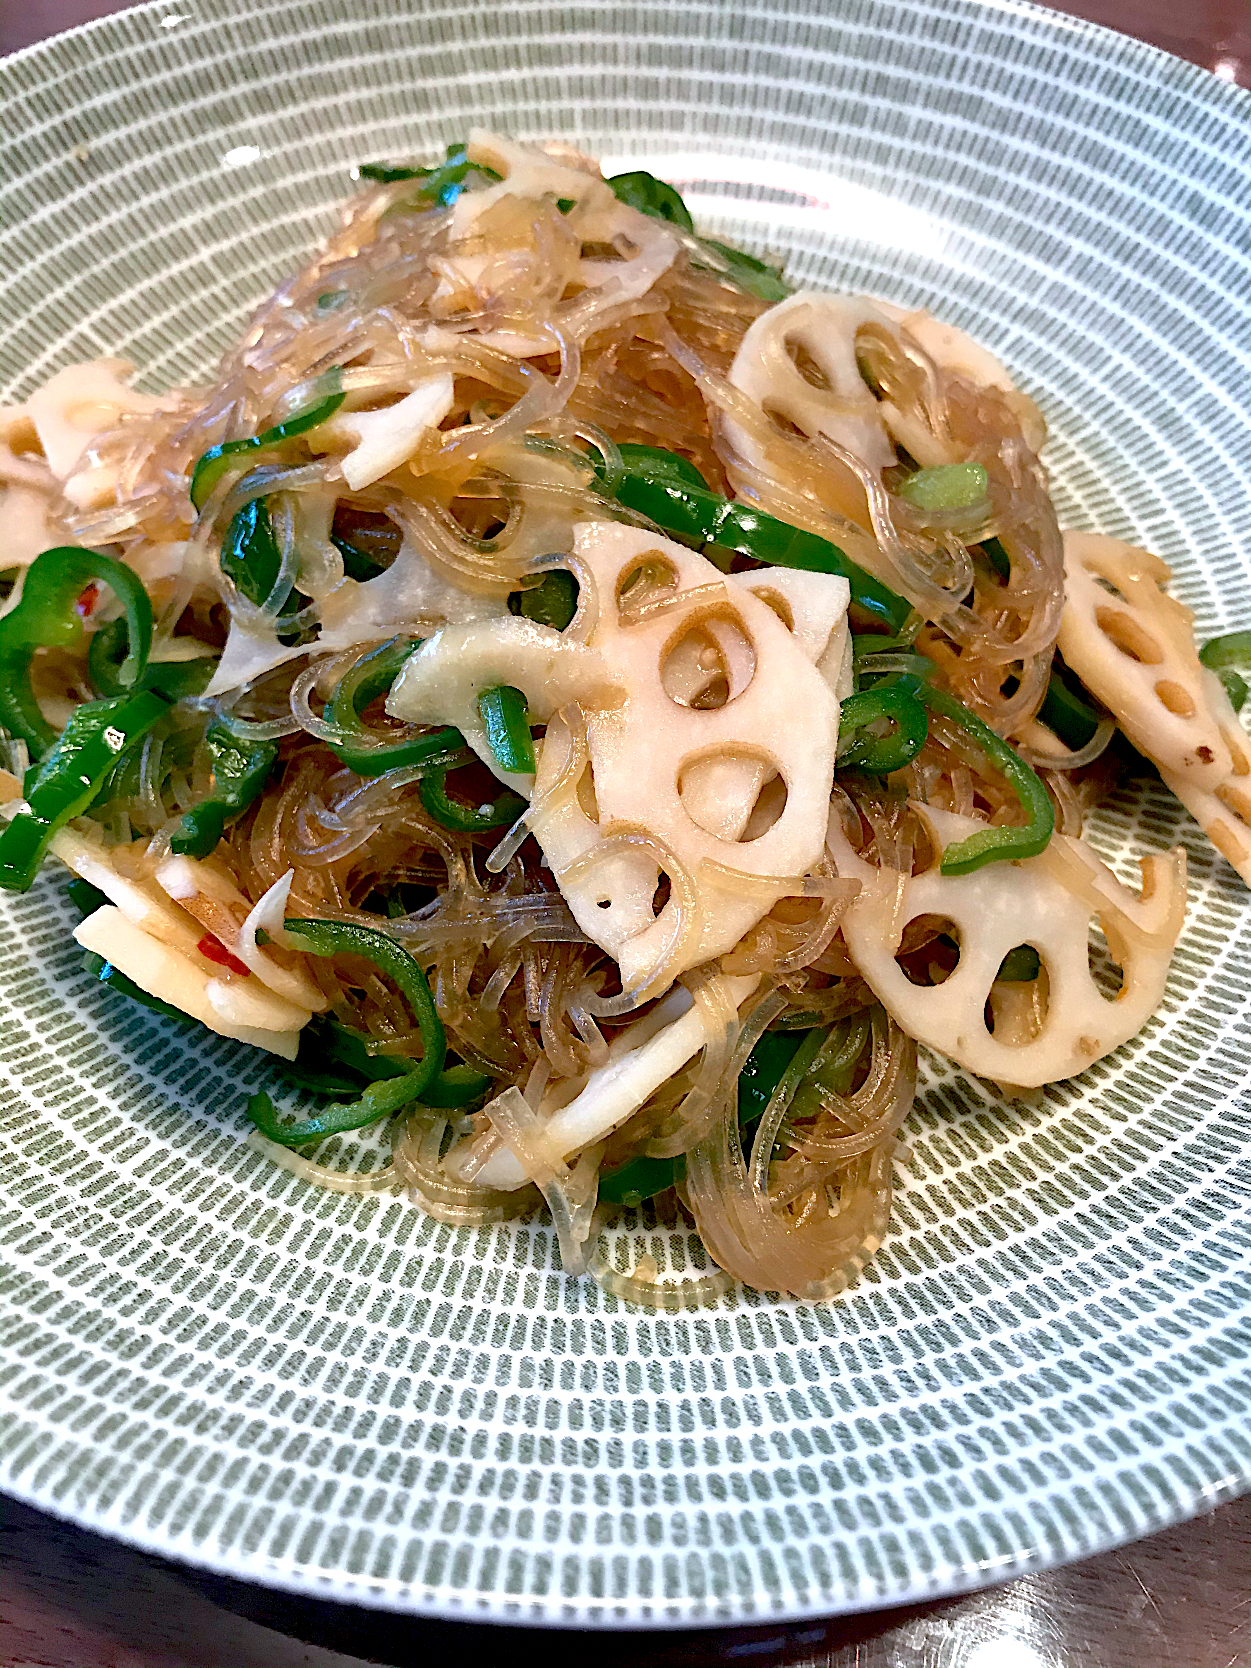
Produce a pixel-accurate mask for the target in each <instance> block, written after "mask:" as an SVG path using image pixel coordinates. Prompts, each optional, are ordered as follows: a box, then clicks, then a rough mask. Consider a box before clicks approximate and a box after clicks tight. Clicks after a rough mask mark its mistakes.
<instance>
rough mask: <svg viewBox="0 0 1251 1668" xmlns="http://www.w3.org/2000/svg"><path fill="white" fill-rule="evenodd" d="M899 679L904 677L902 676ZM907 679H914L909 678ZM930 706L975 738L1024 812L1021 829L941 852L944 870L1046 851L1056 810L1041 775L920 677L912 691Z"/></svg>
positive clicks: (960, 871)
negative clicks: (1023, 822)
mask: <svg viewBox="0 0 1251 1668" xmlns="http://www.w3.org/2000/svg"><path fill="white" fill-rule="evenodd" d="M900 681H901V683H902V682H903V681H904V680H902V679H901V680H900ZM907 681H908V682H909V683H911V682H912V681H913V680H912V679H908V680H907ZM913 693H914V694H916V696H917V697H918V698H919V699H920V700H921V701H923V702H924V703H925V705H926V706H927V707H929V709H930V711H931V712H939V713H941V714H942V715H943V717H944V718H946V719H949V720H950V721H951V723H953V724H957V725H959V727H960V728H961V729H962V730H963V731H964V732H965V734H966V735H968V736H971V737H972V739H973V740H974V741H975V742H976V743H977V745H978V746H979V747H980V748H981V749H982V751H983V752H984V753H985V754H986V756H987V758H989V759H990V761H991V763H992V764H993V765H994V766H995V768H996V770H998V771H999V772H1000V773H1001V774H1002V775H1003V776H1004V777H1005V778H1006V779H1007V782H1008V786H1009V787H1010V788H1011V789H1012V791H1013V793H1014V794H1015V795H1016V797H1017V799H1018V800H1019V801H1020V803H1021V809H1022V810H1023V811H1024V812H1025V818H1026V821H1025V826H1024V827H1023V828H984V829H982V830H980V831H979V832H978V833H976V834H971V835H970V836H969V838H968V839H967V840H957V841H956V843H955V844H954V845H950V846H948V847H947V849H946V851H944V852H943V861H942V873H943V874H945V875H969V874H972V873H973V872H974V871H975V870H976V869H980V868H982V866H983V865H984V864H986V863H997V862H1015V861H1017V860H1018V859H1020V858H1023V857H1037V856H1038V854H1039V852H1041V851H1045V850H1046V848H1047V842H1048V841H1049V840H1050V839H1051V835H1052V833H1053V831H1054V829H1055V810H1054V809H1053V807H1052V804H1051V796H1050V795H1049V794H1048V792H1047V790H1046V788H1045V787H1044V786H1043V784H1042V781H1041V779H1040V778H1039V777H1038V776H1036V775H1035V774H1034V772H1033V771H1032V770H1031V769H1030V767H1029V766H1028V765H1027V764H1026V763H1025V760H1024V759H1022V758H1019V757H1018V756H1017V754H1016V753H1014V752H1013V750H1012V748H1011V747H1009V745H1008V743H1007V742H1006V741H1004V740H1003V739H1002V737H1000V736H997V735H996V734H995V732H994V731H993V730H992V729H991V728H990V726H989V725H988V724H983V722H982V720H981V719H980V718H978V717H977V716H976V715H975V714H974V713H971V712H970V711H969V710H968V708H967V707H963V706H961V705H960V703H959V701H957V700H956V699H955V697H954V696H952V695H949V694H948V693H947V691H946V690H945V689H936V688H935V687H934V685H933V684H930V683H922V682H920V681H918V682H917V683H916V688H915V690H914V691H913Z"/></svg>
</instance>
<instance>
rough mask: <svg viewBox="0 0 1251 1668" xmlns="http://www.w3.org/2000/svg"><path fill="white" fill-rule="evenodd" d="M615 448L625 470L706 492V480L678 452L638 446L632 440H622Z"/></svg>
mask: <svg viewBox="0 0 1251 1668" xmlns="http://www.w3.org/2000/svg"><path fill="white" fill-rule="evenodd" d="M617 450H618V451H619V452H620V453H621V462H622V465H623V466H624V468H625V469H626V470H628V471H629V472H630V473H631V474H634V475H649V476H650V477H651V478H652V479H653V480H656V479H660V480H662V481H675V482H676V483H677V484H678V486H691V487H695V488H696V490H697V491H699V492H707V491H708V490H709V489H708V482H707V481H706V480H705V479H704V477H703V476H702V475H701V474H700V472H699V470H698V469H696V467H695V465H694V464H693V463H692V462H691V460H690V458H684V457H683V456H682V454H681V453H680V452H666V451H662V449H661V448H660V447H659V446H640V445H638V444H637V443H636V442H634V441H632V440H627V441H624V442H623V443H622V444H621V445H620V446H618V447H617Z"/></svg>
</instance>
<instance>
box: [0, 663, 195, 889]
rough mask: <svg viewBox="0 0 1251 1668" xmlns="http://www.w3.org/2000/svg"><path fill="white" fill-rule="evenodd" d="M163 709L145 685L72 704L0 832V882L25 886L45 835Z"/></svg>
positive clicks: (80, 803)
mask: <svg viewBox="0 0 1251 1668" xmlns="http://www.w3.org/2000/svg"><path fill="white" fill-rule="evenodd" d="M168 711H169V703H168V702H167V701H163V700H162V699H161V697H160V696H159V695H153V694H152V693H150V692H149V691H147V690H145V691H143V692H142V693H140V694H138V695H122V696H116V697H113V698H112V699H110V700H107V701H85V702H84V703H83V705H82V706H80V707H76V708H75V709H74V711H73V712H72V713H71V714H70V717H69V722H68V723H67V724H66V726H65V728H64V730H62V732H61V736H60V739H59V740H58V741H57V744H56V746H55V747H54V748H53V749H52V751H51V752H50V753H49V754H48V756H47V758H46V759H44V761H43V762H42V764H41V765H40V766H39V769H38V771H37V772H36V773H35V776H34V780H33V781H32V782H31V784H30V787H29V788H28V789H27V792H26V799H25V803H24V805H23V806H22V808H21V810H20V811H19V812H18V813H17V815H16V816H15V817H14V818H13V820H12V822H10V823H9V824H8V826H7V827H6V828H5V829H4V831H3V833H0V887H3V888H4V889H5V890H6V891H9V892H26V891H29V889H30V887H31V884H32V882H33V881H34V878H35V875H36V872H37V871H38V868H39V865H40V863H41V862H42V861H43V856H44V853H45V852H46V851H47V849H48V843H49V841H50V840H51V839H52V838H53V836H54V835H55V834H56V833H57V831H58V830H59V829H61V828H63V827H64V826H65V824H66V823H67V822H68V821H69V820H70V818H71V817H77V816H81V815H82V813H83V812H84V811H85V810H86V809H87V808H88V806H90V805H91V803H92V802H93V800H94V799H95V797H96V795H97V794H98V793H99V791H100V788H101V786H102V785H103V782H104V779H105V777H106V776H107V775H108V773H109V771H110V770H112V768H113V766H114V765H115V764H116V763H117V761H118V759H119V758H120V757H121V755H122V754H123V753H125V752H126V751H127V749H129V748H131V747H133V746H134V745H135V743H136V742H138V741H140V740H141V739H142V737H143V736H145V735H146V734H147V732H148V731H149V730H150V729H151V728H152V726H153V725H154V724H155V723H156V722H157V720H158V719H160V718H163V717H164V716H165V714H166V713H167V712H168Z"/></svg>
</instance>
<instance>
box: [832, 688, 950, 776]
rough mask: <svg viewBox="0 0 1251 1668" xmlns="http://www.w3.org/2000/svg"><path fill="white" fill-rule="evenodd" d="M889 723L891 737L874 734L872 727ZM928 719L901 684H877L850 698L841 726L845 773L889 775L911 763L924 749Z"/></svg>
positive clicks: (840, 747)
mask: <svg viewBox="0 0 1251 1668" xmlns="http://www.w3.org/2000/svg"><path fill="white" fill-rule="evenodd" d="M883 722H890V723H892V724H893V725H894V731H893V733H892V734H889V735H881V734H875V733H874V730H873V728H872V726H874V725H879V724H882V723H883ZM928 735H929V720H928V718H927V717H926V716H925V708H924V707H923V706H922V705H921V703H920V701H918V700H917V698H916V696H915V695H913V694H912V693H911V691H910V690H909V689H908V688H906V687H905V686H904V685H902V684H893V683H892V684H877V685H875V686H874V687H873V688H872V689H865V690H861V692H860V693H859V694H858V695H849V696H848V698H847V699H846V700H845V701H844V702H843V704H842V709H841V711H840V713H839V723H838V763H839V767H840V768H841V769H844V770H848V769H850V770H863V771H867V772H868V773H869V775H871V776H889V775H890V773H891V771H893V770H902V769H903V768H904V766H905V765H907V764H910V763H911V762H912V760H913V759H915V758H916V756H917V754H918V753H919V752H920V751H921V749H922V748H923V747H924V746H925V741H926V737H927V736H928Z"/></svg>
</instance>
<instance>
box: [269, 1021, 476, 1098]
mask: <svg viewBox="0 0 1251 1668" xmlns="http://www.w3.org/2000/svg"><path fill="white" fill-rule="evenodd" d="M370 1040H371V1039H370V1038H369V1037H367V1036H366V1035H365V1033H364V1032H363V1031H357V1030H354V1029H353V1027H352V1026H350V1025H344V1024H342V1023H341V1022H340V1021H339V1020H337V1019H334V1018H331V1017H328V1016H324V1017H320V1018H317V1019H314V1020H312V1021H311V1022H310V1023H309V1024H308V1025H306V1026H305V1027H304V1029H303V1031H301V1033H300V1048H299V1053H298V1054H297V1055H296V1057H295V1060H294V1061H293V1062H292V1063H291V1064H290V1065H287V1064H284V1065H283V1066H282V1068H281V1069H282V1071H283V1072H284V1073H285V1074H286V1075H287V1076H288V1077H290V1078H291V1079H293V1081H295V1082H296V1083H299V1084H300V1085H301V1086H302V1087H304V1088H307V1089H311V1090H312V1091H313V1092H314V1093H315V1094H353V1095H356V1094H359V1093H360V1092H361V1090H362V1089H364V1088H365V1087H366V1086H367V1085H368V1084H370V1083H379V1082H382V1081H383V1080H384V1079H386V1078H391V1077H403V1076H404V1075H405V1074H406V1073H407V1072H408V1070H409V1066H408V1064H407V1063H406V1062H405V1061H404V1060H401V1059H399V1058H397V1057H395V1056H391V1055H386V1054H371V1053H370V1052H369V1049H368V1047H367V1044H368V1043H369V1041H370ZM493 1081H494V1079H493V1078H491V1077H488V1076H487V1075H486V1074H485V1073H484V1072H480V1071H475V1070H474V1068H473V1067H472V1066H466V1065H463V1064H457V1065H454V1066H445V1068H444V1069H443V1071H442V1072H440V1074H439V1076H438V1077H437V1078H435V1079H433V1080H432V1081H431V1082H430V1083H428V1084H427V1085H426V1087H425V1088H424V1089H423V1090H422V1092H421V1101H422V1104H423V1105H424V1106H438V1107H448V1108H452V1107H462V1106H470V1105H472V1104H473V1102H474V1101H476V1100H481V1099H482V1098H483V1097H484V1096H485V1095H486V1093H487V1091H488V1090H489V1089H490V1087H491V1084H492V1083H493Z"/></svg>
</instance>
